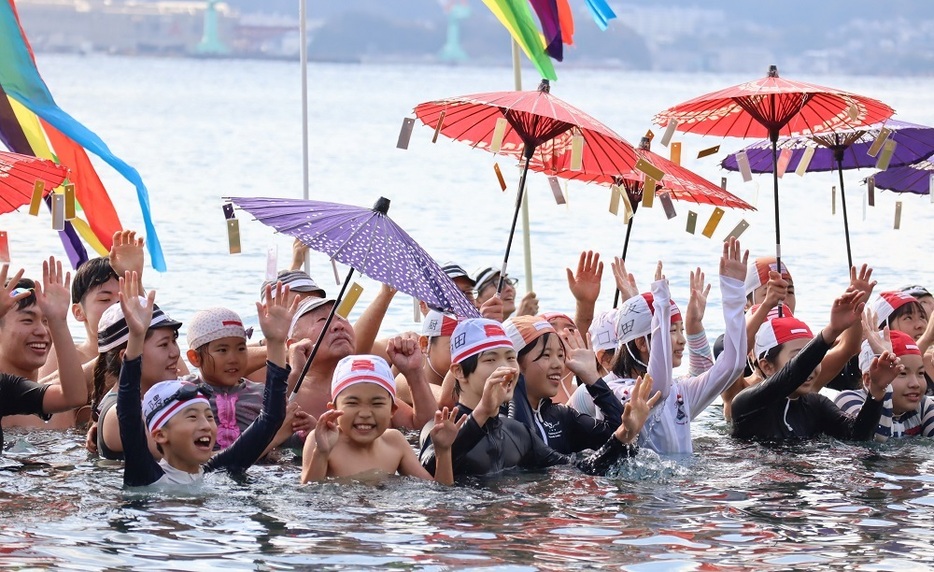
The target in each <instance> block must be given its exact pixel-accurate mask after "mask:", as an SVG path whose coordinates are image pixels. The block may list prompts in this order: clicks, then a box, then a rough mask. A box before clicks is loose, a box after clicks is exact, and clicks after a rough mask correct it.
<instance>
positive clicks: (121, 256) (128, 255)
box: [110, 230, 144, 276]
mask: <svg viewBox="0 0 934 572" xmlns="http://www.w3.org/2000/svg"><path fill="white" fill-rule="evenodd" d="M143 261H144V250H143V239H142V237H140V238H137V237H136V231H134V230H118V231H117V232H115V233H114V236H113V246H111V247H110V265H111V266H112V267H113V269H114V272H116V273H117V276H123V275H125V274H126V273H127V272H136V274H137V276H142V275H143Z"/></svg>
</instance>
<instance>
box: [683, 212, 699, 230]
mask: <svg viewBox="0 0 934 572" xmlns="http://www.w3.org/2000/svg"><path fill="white" fill-rule="evenodd" d="M696 229H697V213H696V212H694V211H688V222H687V225H685V227H684V230H686V231H687V232H689V233H691V234H694V231H695V230H696Z"/></svg>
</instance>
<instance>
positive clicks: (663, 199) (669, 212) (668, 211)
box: [658, 192, 678, 220]
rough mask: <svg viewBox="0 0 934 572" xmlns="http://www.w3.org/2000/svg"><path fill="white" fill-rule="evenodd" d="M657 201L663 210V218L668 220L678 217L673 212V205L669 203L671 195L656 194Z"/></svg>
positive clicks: (666, 193)
mask: <svg viewBox="0 0 934 572" xmlns="http://www.w3.org/2000/svg"><path fill="white" fill-rule="evenodd" d="M658 200H659V202H660V203H662V208H663V209H665V216H666V217H668V220H671V219H673V218H675V217H676V216H678V213H677V212H676V211H675V205H674V204H673V203H672V202H671V193H668V192H663V193H658Z"/></svg>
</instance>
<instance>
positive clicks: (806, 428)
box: [732, 334, 882, 441]
mask: <svg viewBox="0 0 934 572" xmlns="http://www.w3.org/2000/svg"><path fill="white" fill-rule="evenodd" d="M829 349H830V345H829V344H827V342H825V341H824V338H823V336H822V335H821V334H817V336H815V337H814V339H813V340H811V341H810V342H808V345H806V346H805V347H804V349H802V350H801V351H800V352H799V353H798V355H796V356H795V357H793V358H792V359H791V360H789V362H788V363H786V364H785V365H784V367H782V369H781V370H780V371H779V372H778V373H776V374H775V375H773V376H772V377H770V378H768V379H766V380H765V381H763V382H762V383H759V384H757V385H753V386H752V387H747V388H746V389H744V390H742V391H741V392H739V394H738V395H737V396H736V397H735V398H733V431H732V435H733V437H740V438H747V439H748V438H752V439H763V440H780V439H796V438H799V439H806V438H810V437H816V436H819V435H821V434H827V435H831V436H833V437H836V438H838V439H852V440H857V441H864V440H867V439H871V438H872V436H873V434H874V433H875V430H876V426H878V425H879V416H880V415H881V414H882V402H881V401H876V400H874V399H867V400H866V402H865V403H864V404H863V406H862V408H861V409H860V410H859V415H858V416H856V417H855V418H854V417H850V416H849V415H847V414H846V413H844V412H843V411H841V410H840V408H839V407H837V406H836V405H834V403H833V401H831V400H829V399H827V398H826V397H824V396H823V395H821V394H819V393H808V394H806V395H802V396H801V397H799V398H797V399H788V396H789V395H791V394H792V393H793V392H794V391H795V390H796V389H797V388H798V387H799V386H800V385H801V384H802V383H804V382H805V381H806V380H807V378H808V376H809V375H810V374H811V372H813V371H814V369H815V368H816V367H817V365H818V364H819V363H820V362H821V360H822V359H823V358H824V355H825V354H826V353H827V350H829Z"/></svg>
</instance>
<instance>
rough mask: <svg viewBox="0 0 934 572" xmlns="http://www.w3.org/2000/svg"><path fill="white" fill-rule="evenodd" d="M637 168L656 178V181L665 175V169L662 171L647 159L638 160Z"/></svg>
mask: <svg viewBox="0 0 934 572" xmlns="http://www.w3.org/2000/svg"><path fill="white" fill-rule="evenodd" d="M636 170H637V171H641V172H642V173H644V174H645V175H646V176H647V177H651V178H652V179H655V180H656V181H661V180H662V178H664V176H665V172H664V171H662V170H661V169H659V168H658V167H656V166H655V165H653V164H652V163H649V162H648V161H646V160H645V159H639V161H637V162H636Z"/></svg>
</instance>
